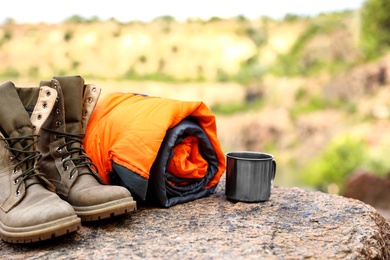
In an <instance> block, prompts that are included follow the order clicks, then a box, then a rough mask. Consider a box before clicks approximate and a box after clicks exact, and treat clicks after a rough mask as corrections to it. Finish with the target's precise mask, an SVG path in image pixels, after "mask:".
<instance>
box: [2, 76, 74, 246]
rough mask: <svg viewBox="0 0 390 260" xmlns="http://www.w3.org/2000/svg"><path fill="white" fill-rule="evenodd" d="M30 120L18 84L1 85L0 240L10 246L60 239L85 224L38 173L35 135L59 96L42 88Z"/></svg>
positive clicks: (36, 136) (53, 91)
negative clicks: (11, 244)
mask: <svg viewBox="0 0 390 260" xmlns="http://www.w3.org/2000/svg"><path fill="white" fill-rule="evenodd" d="M37 93H38V95H37V96H36V100H35V105H34V106H33V107H31V119H30V118H29V114H28V113H27V112H26V110H25V108H24V107H23V104H22V102H21V100H20V99H19V96H18V93H17V91H16V88H15V86H14V84H13V83H11V82H7V83H5V84H3V85H0V236H1V238H2V239H3V240H5V241H7V242H11V243H29V242H35V241H41V240H46V239H50V238H53V237H58V236H61V235H64V234H67V233H71V232H73V231H76V230H77V229H79V228H80V225H81V224H80V218H78V217H77V215H76V214H75V211H74V209H73V208H72V206H71V205H69V204H68V203H67V202H65V201H63V200H62V199H61V198H59V196H58V195H57V194H56V193H54V192H53V191H54V187H53V185H52V184H51V183H50V182H49V181H48V180H46V179H45V178H44V176H43V174H42V173H40V172H39V171H38V168H37V167H36V161H37V160H38V158H39V157H40V153H39V151H38V150H37V147H36V143H37V142H38V140H39V139H38V138H39V136H38V135H37V134H36V133H37V132H38V131H39V129H40V126H41V125H42V123H43V122H44V121H45V120H46V118H47V117H48V116H49V113H50V111H51V109H52V107H53V104H54V102H55V98H56V95H57V93H56V91H55V90H52V89H50V88H47V87H43V88H37Z"/></svg>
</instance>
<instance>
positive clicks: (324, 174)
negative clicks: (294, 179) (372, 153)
mask: <svg viewBox="0 0 390 260" xmlns="http://www.w3.org/2000/svg"><path fill="white" fill-rule="evenodd" d="M366 156H367V147H366V143H365V142H363V140H361V139H359V138H354V137H351V136H348V135H342V136H339V137H337V138H335V139H333V141H332V142H331V143H330V144H329V145H328V147H326V148H325V150H324V152H323V153H322V155H321V156H320V157H319V158H317V159H316V160H313V161H312V162H310V163H309V164H308V165H307V166H306V167H305V169H303V172H302V176H301V177H302V181H303V182H304V183H305V184H307V185H309V186H311V187H314V188H316V189H319V190H321V191H327V186H328V185H329V184H337V185H338V187H339V189H340V191H342V190H343V187H344V181H345V179H346V178H347V177H348V176H349V175H350V174H352V173H353V172H354V171H355V170H357V169H358V168H359V167H360V166H361V165H362V164H363V161H364V160H365V158H366Z"/></svg>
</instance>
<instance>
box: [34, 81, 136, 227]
mask: <svg viewBox="0 0 390 260" xmlns="http://www.w3.org/2000/svg"><path fill="white" fill-rule="evenodd" d="M40 85H41V86H49V87H52V88H54V89H56V90H57V91H58V93H59V95H58V97H59V98H58V99H57V101H56V103H55V105H54V108H53V110H52V113H51V115H50V117H49V119H48V120H47V121H46V123H45V124H44V125H43V126H42V128H41V131H40V134H41V141H40V142H39V144H38V149H39V150H40V151H41V152H42V158H41V159H40V160H39V162H38V165H39V167H40V169H41V170H42V171H43V172H44V173H45V174H46V177H47V178H48V180H49V181H50V182H51V183H52V184H53V185H54V186H55V187H56V192H57V194H58V195H59V196H60V197H61V198H62V199H64V200H65V201H67V202H69V203H70V204H71V205H72V206H73V208H74V210H75V212H76V214H77V215H78V216H79V217H80V218H81V221H95V220H100V219H105V218H110V217H113V216H117V215H122V214H125V213H128V212H131V211H134V210H136V202H135V201H134V200H133V198H132V196H131V194H130V192H129V191H128V190H127V189H126V188H124V187H121V186H113V185H105V184H104V183H103V181H102V180H101V178H100V176H99V175H98V173H97V168H96V166H95V165H94V164H93V162H92V161H91V159H90V158H89V157H88V156H87V154H86V153H85V150H84V148H83V145H82V142H83V138H84V135H85V130H86V127H87V124H88V121H89V118H90V116H91V114H92V112H93V110H94V108H95V106H96V103H97V100H98V97H99V95H100V88H98V87H97V86H94V85H84V80H83V78H81V77H79V76H72V77H55V78H54V79H52V80H51V81H42V82H41V84H40ZM96 149H99V148H98V147H96Z"/></svg>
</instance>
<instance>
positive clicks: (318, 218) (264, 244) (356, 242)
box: [0, 181, 390, 259]
mask: <svg viewBox="0 0 390 260" xmlns="http://www.w3.org/2000/svg"><path fill="white" fill-rule="evenodd" d="M0 258H2V259H3V258H4V259H8V258H12V259H33V258H45V259H101V258H104V259H105V258H110V259H123V258H126V259H129V258H131V259H145V258H149V259H150V258H154V259H193V258H199V259H259V258H262V259H311V258H316V259H318V258H325V259H329V258H332V259H390V224H389V222H387V221H386V220H385V219H384V218H383V217H382V216H381V215H380V214H379V213H378V212H377V211H376V210H375V209H374V208H373V207H371V206H369V205H367V204H364V203H363V202H360V201H357V200H354V199H348V198H344V197H341V196H336V195H330V194H325V193H321V192H310V191H306V190H302V189H298V188H281V187H275V188H274V189H273V190H272V195H271V199H270V200H269V201H267V202H263V203H242V202H236V203H235V202H231V201H228V200H226V198H225V195H224V181H221V183H220V184H219V186H218V188H217V190H216V192H215V194H214V195H212V196H210V197H207V198H203V199H199V200H196V201H193V202H188V203H185V204H181V205H177V206H174V207H171V208H168V209H163V208H158V207H152V206H146V205H143V206H140V207H139V210H138V211H136V212H135V213H132V214H130V215H127V216H122V217H117V218H114V219H110V220H106V221H102V222H98V223H94V224H89V225H83V227H82V228H81V229H80V230H79V231H78V232H76V233H74V234H71V235H68V236H64V237H60V238H56V239H53V240H50V241H46V242H40V243H35V244H28V245H15V244H8V243H5V242H0Z"/></svg>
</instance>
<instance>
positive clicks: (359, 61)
mask: <svg viewBox="0 0 390 260" xmlns="http://www.w3.org/2000/svg"><path fill="white" fill-rule="evenodd" d="M359 17H360V16H359V13H357V12H343V13H332V14H323V15H320V16H317V17H314V18H303V17H296V16H286V18H285V19H284V20H283V21H275V20H271V19H268V18H259V19H258V20H247V19H245V18H244V17H237V18H236V19H231V20H221V19H218V18H213V19H211V20H210V21H188V22H186V23H179V22H176V21H175V20H174V19H172V18H171V17H160V18H157V19H156V20H154V21H153V22H152V23H146V24H145V23H139V22H137V23H135V22H134V23H127V24H122V23H118V22H116V21H115V20H111V21H105V22H102V21H96V20H95V21H88V20H84V19H82V18H80V17H73V18H71V19H69V20H68V21H67V22H64V23H61V24H17V23H15V22H13V21H8V22H7V23H5V24H3V25H1V26H0V60H1V63H0V78H1V79H2V80H3V81H8V80H11V81H14V82H15V83H16V84H18V85H23V86H27V85H36V84H37V83H38V82H39V80H41V79H48V78H51V77H52V76H53V75H72V74H78V75H81V76H83V77H84V78H85V79H86V81H87V82H89V83H95V84H98V85H100V86H101V87H102V88H103V95H104V94H105V93H108V92H111V91H132V92H143V93H146V94H149V95H157V96H161V97H167V98H175V99H182V100H203V101H204V102H205V103H206V104H207V105H208V106H209V107H210V108H211V109H212V111H213V112H214V113H215V115H216V117H217V124H218V135H219V138H220V141H221V144H222V147H223V149H224V150H225V151H230V150H258V151H266V152H270V153H273V154H274V155H275V157H276V159H277V162H278V174H277V180H276V183H277V184H278V185H282V186H293V185H298V186H306V187H313V188H316V189H322V190H325V191H329V192H339V191H340V189H342V183H343V180H344V178H345V177H346V175H349V174H352V173H353V172H354V171H355V170H357V169H358V168H364V169H367V170H369V171H373V172H375V173H377V174H379V175H384V174H386V173H387V172H388V171H389V169H390V163H389V162H388V160H387V158H386V155H387V153H388V150H389V148H388V147H390V146H389V145H390V138H389V137H388V136H387V133H386V130H387V129H390V128H389V126H390V125H389V122H388V119H389V116H390V110H389V109H390V94H389V90H388V87H389V86H388V84H389V81H388V78H387V75H389V72H390V71H389V70H390V56H389V57H388V56H383V57H381V58H379V59H377V60H373V61H370V62H367V61H365V60H364V59H363V58H362V54H361V53H360V51H359V48H358V47H357V43H358V38H359V28H360V27H359V26H360V18H359ZM324 174H328V175H329V176H328V175H327V176H324ZM333 175H334V176H333Z"/></svg>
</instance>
